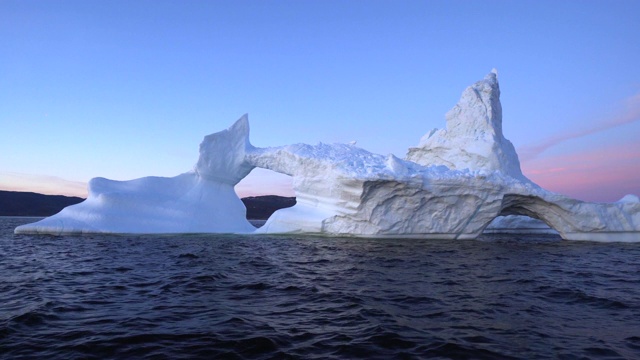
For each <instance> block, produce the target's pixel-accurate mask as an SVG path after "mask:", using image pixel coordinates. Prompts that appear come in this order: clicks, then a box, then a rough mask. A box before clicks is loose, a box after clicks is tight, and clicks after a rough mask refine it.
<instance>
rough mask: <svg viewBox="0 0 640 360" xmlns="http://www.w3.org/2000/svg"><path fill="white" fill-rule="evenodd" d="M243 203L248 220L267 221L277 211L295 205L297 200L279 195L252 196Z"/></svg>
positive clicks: (243, 200) (244, 199) (243, 199)
mask: <svg viewBox="0 0 640 360" xmlns="http://www.w3.org/2000/svg"><path fill="white" fill-rule="evenodd" d="M242 202H243V203H244V206H245V207H246V208H247V219H250V220H266V219H268V218H269V216H271V214H273V213H274V212H275V211H276V210H279V209H283V208H288V207H292V206H293V205H295V204H296V198H295V197H283V196H277V195H265V196H250V197H246V198H242Z"/></svg>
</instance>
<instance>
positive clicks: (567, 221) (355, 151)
mask: <svg viewBox="0 0 640 360" xmlns="http://www.w3.org/2000/svg"><path fill="white" fill-rule="evenodd" d="M446 120H447V123H446V129H442V130H433V131H431V132H429V133H428V134H427V135H425V136H424V137H422V139H421V140H420V143H419V145H418V146H417V147H412V148H410V149H409V150H408V153H407V156H406V158H405V159H400V158H398V157H396V156H394V155H388V156H383V155H379V154H374V153H371V152H369V151H367V150H364V149H362V148H359V147H357V146H355V145H354V144H323V143H320V144H317V145H308V144H293V145H286V146H280V147H269V148H259V147H254V146H253V145H252V144H251V143H250V141H249V122H248V118H247V116H246V115H245V116H243V117H242V118H241V119H239V120H238V121H237V122H236V123H235V124H233V125H232V126H231V127H230V128H229V129H227V130H224V131H221V132H218V133H215V134H212V135H208V136H206V137H205V139H204V140H203V142H202V143H201V144H200V158H199V159H198V162H197V163H196V165H195V167H194V169H193V170H192V171H190V172H187V173H184V174H182V175H178V176H176V177H173V178H159V177H146V178H141V179H137V180H131V181H125V182H117V181H111V180H106V179H100V178H98V179H93V180H92V181H91V182H90V184H89V197H88V198H87V200H85V201H84V202H82V203H80V204H77V205H73V206H70V207H67V208H65V209H64V210H62V211H61V212H60V213H58V214H56V215H54V216H51V217H49V218H45V219H43V220H41V221H39V222H36V223H33V224H27V225H23V226H20V227H18V228H16V230H15V232H16V233H53V234H64V233H91V232H106V233H242V234H246V233H263V234H264V233H266V234H317V235H331V236H359V237H385V238H402V237H405V238H439V239H473V238H476V237H478V236H479V235H480V234H482V233H483V231H485V230H486V231H487V232H511V231H515V230H513V229H517V228H520V230H521V231H523V232H531V233H557V234H559V235H560V236H561V237H562V238H563V239H568V240H593V241H640V202H639V201H638V197H637V196H635V195H628V196H626V197H625V198H623V199H622V200H621V201H618V202H615V203H589V202H584V201H579V200H576V199H571V198H569V197H566V196H563V195H560V194H556V193H552V192H550V191H547V190H545V189H542V188H541V187H539V186H538V185H536V184H534V183H533V182H532V181H531V180H529V179H528V178H526V177H525V176H524V175H523V174H522V171H521V169H520V162H519V160H518V155H517V153H516V151H515V148H514V146H513V144H512V143H511V142H510V141H509V140H507V139H506V138H505V137H504V134H503V132H502V107H501V104H500V87H499V84H498V78H497V72H496V71H492V72H491V73H489V74H488V75H487V76H486V77H485V78H484V79H482V80H480V81H478V82H476V83H475V84H473V85H471V86H470V87H468V88H467V89H466V90H465V91H464V92H463V93H462V96H461V98H460V100H459V102H458V103H457V104H456V105H455V107H454V108H453V109H452V110H451V111H449V112H448V113H447V115H446ZM256 167H259V168H264V169H270V170H273V171H276V172H279V173H283V174H287V175H290V176H292V178H293V190H294V191H295V194H296V200H297V203H296V205H294V206H293V207H290V208H286V209H281V210H278V211H276V212H275V213H274V214H273V215H272V216H271V217H270V218H269V219H268V220H267V222H266V223H265V225H264V226H262V227H261V228H259V229H255V228H253V227H252V226H251V225H250V224H249V223H248V222H247V220H246V219H245V208H244V206H243V205H242V202H241V201H240V199H239V198H238V197H237V195H236V194H235V192H234V191H233V186H234V185H235V184H237V183H238V182H239V181H240V180H241V179H242V178H244V177H245V176H246V175H247V174H248V173H249V172H250V171H251V170H252V169H254V168H256ZM523 216H524V217H529V218H533V219H534V221H533V222H532V221H531V220H526V221H525V220H523V219H524V218H523ZM535 220H537V222H536V221H535Z"/></svg>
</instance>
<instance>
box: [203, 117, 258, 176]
mask: <svg viewBox="0 0 640 360" xmlns="http://www.w3.org/2000/svg"><path fill="white" fill-rule="evenodd" d="M250 148H251V143H250V142H249V116H248V115H247V114H245V115H243V116H242V117H240V119H238V120H237V121H236V122H235V123H233V125H231V126H230V127H229V128H228V129H226V130H222V131H219V132H217V133H214V134H211V135H207V136H205V138H204V140H202V143H200V158H199V159H198V163H197V164H196V166H195V172H196V173H197V174H198V175H200V176H202V177H203V178H205V179H207V180H216V181H219V182H222V183H227V184H231V185H235V184H237V183H238V182H240V180H242V179H243V178H244V177H245V176H247V175H248V174H249V172H251V170H252V169H253V167H252V166H250V165H248V164H247V163H246V162H245V153H246V152H247V150H248V149H250Z"/></svg>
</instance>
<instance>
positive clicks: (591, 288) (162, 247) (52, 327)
mask: <svg viewBox="0 0 640 360" xmlns="http://www.w3.org/2000/svg"><path fill="white" fill-rule="evenodd" d="M32 221H34V219H27V218H0V231H1V232H0V358H2V359H48V360H49V359H121V358H136V359H194V358H205V359H213V358H223V359H354V358H360V359H429V358H441V359H448V358H452V359H639V358H640V244H623V243H610V244H605V243H591V242H569V241H562V240H560V238H559V237H553V236H548V235H547V236H514V235H509V236H498V235H491V236H490V237H488V236H487V237H484V238H483V239H481V240H473V241H446V240H442V241H439V240H407V239H403V240H398V239H347V238H319V237H275V236H269V237H267V236H231V235H229V236H220V235H182V236H157V235H152V236H111V235H101V236H98V235H86V236H62V237H56V236H32V235H14V234H13V229H14V228H15V227H16V226H17V225H20V224H23V223H27V222H32Z"/></svg>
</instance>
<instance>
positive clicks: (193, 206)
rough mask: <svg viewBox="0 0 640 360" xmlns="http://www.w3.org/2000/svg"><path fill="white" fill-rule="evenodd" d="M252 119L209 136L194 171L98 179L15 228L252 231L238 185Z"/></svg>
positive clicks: (38, 230)
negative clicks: (77, 198) (78, 196)
mask: <svg viewBox="0 0 640 360" xmlns="http://www.w3.org/2000/svg"><path fill="white" fill-rule="evenodd" d="M248 136H249V123H248V120H247V117H246V116H244V117H243V118H242V119H240V120H238V122H236V123H235V124H234V125H233V126H232V127H231V128H229V129H227V130H224V131H221V132H218V133H215V134H212V135H209V136H207V137H205V139H204V141H203V142H202V144H200V159H199V160H198V163H197V165H196V166H195V168H194V170H193V171H190V172H187V173H184V174H182V175H178V176H176V177H171V178H165V177H152V176H150V177H144V178H140V179H136V180H130V181H113V180H107V179H104V178H94V179H92V180H91V181H90V182H89V196H88V198H87V199H86V200H85V201H83V202H81V203H79V204H76V205H72V206H69V207H66V208H64V209H63V210H62V211H60V212H59V213H57V214H55V215H53V216H50V217H48V218H45V219H43V220H41V221H38V222H36V223H33V224H26V225H23V226H19V227H17V228H16V230H15V232H16V233H47V234H68V233H249V232H252V231H253V230H255V227H253V226H252V225H251V224H250V223H249V222H248V221H247V220H246V219H245V214H246V209H245V207H244V204H243V203H242V201H240V199H239V198H238V196H237V195H236V193H235V191H234V189H233V187H234V185H235V184H237V183H238V182H239V181H240V180H241V179H242V178H244V177H245V176H246V175H247V174H248V173H249V172H250V171H251V169H252V167H247V166H246V164H245V162H244V149H245V148H246V143H245V141H246V140H247V139H248Z"/></svg>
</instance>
